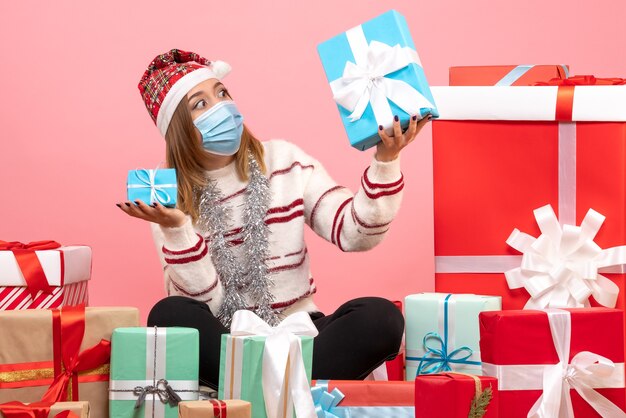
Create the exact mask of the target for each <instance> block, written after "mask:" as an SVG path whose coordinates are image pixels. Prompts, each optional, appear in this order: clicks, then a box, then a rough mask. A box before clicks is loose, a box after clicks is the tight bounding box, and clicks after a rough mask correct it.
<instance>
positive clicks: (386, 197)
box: [294, 146, 404, 251]
mask: <svg viewBox="0 0 626 418" xmlns="http://www.w3.org/2000/svg"><path fill="white" fill-rule="evenodd" d="M294 147H295V146H294ZM296 149H297V148H296ZM297 150H298V152H297V154H299V155H297V156H296V158H298V159H300V160H303V161H302V163H306V164H313V165H314V169H313V170H308V171H307V172H306V175H308V179H307V180H306V181H305V183H304V187H305V189H304V206H305V219H306V221H307V223H308V224H309V226H310V227H311V228H312V229H313V230H314V231H315V232H316V233H317V234H318V235H320V236H321V237H323V238H325V239H326V240H328V241H330V242H331V243H333V244H335V245H337V247H339V248H340V249H341V250H342V251H364V250H368V249H371V248H373V247H374V246H376V245H377V244H378V243H380V242H381V241H382V240H383V238H384V236H385V234H386V233H387V231H388V230H389V226H390V224H391V222H392V221H393V219H394V217H395V216H396V214H397V212H398V210H399V208H400V204H401V202H402V193H403V192H402V190H403V189H404V177H403V176H402V173H401V172H400V159H399V158H397V159H395V160H394V161H390V162H381V161H378V160H376V159H375V158H372V162H371V164H370V166H369V167H368V168H367V169H366V170H365V172H364V173H363V175H362V176H361V187H360V188H359V190H358V191H357V192H356V194H353V193H352V192H351V191H350V190H349V189H347V188H345V187H343V186H341V185H338V184H337V183H336V182H335V181H334V180H333V179H332V178H331V176H330V175H329V174H328V173H327V172H326V170H325V169H324V167H323V166H322V165H321V164H320V163H319V162H318V161H316V160H315V159H313V158H311V157H309V156H308V155H306V154H305V153H304V152H303V151H301V150H299V149H297ZM303 173H304V172H303Z"/></svg>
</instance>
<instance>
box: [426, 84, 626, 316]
mask: <svg viewBox="0 0 626 418" xmlns="http://www.w3.org/2000/svg"><path fill="white" fill-rule="evenodd" d="M551 83H552V84H553V85H537V86H512V87H508V86H502V85H499V86H449V87H444V86H442V87H432V92H433V95H434V97H435V100H436V101H437V106H438V109H439V112H440V118H439V119H438V120H436V121H435V123H434V124H433V179H434V184H433V190H434V232H435V289H436V291H438V292H446V293H478V294H496V295H501V296H502V307H503V309H521V308H523V307H524V305H525V304H526V303H527V302H528V299H529V293H528V292H527V291H525V290H524V289H522V288H520V287H519V286H517V285H516V286H515V288H513V289H509V288H508V286H507V281H506V280H505V275H504V273H505V272H507V271H509V270H513V269H515V268H518V267H521V264H522V256H521V255H520V254H519V253H518V252H517V251H515V249H514V248H513V247H511V246H510V245H508V244H507V242H506V241H507V237H508V236H509V235H510V234H511V231H512V230H513V229H514V228H518V229H519V230H521V231H524V232H526V233H528V234H529V235H532V236H535V237H538V236H539V235H540V234H541V231H540V230H539V228H538V227H537V226H538V225H537V222H536V220H535V218H534V217H533V209H535V208H538V207H541V206H543V205H546V204H550V205H551V206H552V207H553V208H554V211H555V213H556V214H557V218H558V222H559V224H561V226H563V231H565V225H571V226H574V227H575V226H577V225H580V222H581V221H582V219H583V217H584V216H585V213H586V212H587V210H588V209H589V208H593V209H594V210H595V211H597V212H599V213H601V214H602V215H603V216H605V217H606V220H605V222H604V224H603V226H602V229H601V230H600V231H599V232H598V234H597V235H596V236H595V237H594V238H593V241H594V242H595V243H596V244H597V245H598V246H600V248H611V247H614V246H620V245H625V244H626V217H625V216H624V213H626V188H625V187H624V169H625V168H626V154H625V153H624V152H623V150H624V149H625V147H626V129H625V128H626V85H618V84H612V85H608V84H606V83H626V80H621V81H620V80H619V79H611V80H598V79H595V78H594V77H570V78H567V79H554V80H552V81H551ZM594 83H595V84H594ZM568 228H569V227H568ZM581 237H582V236H581ZM542 241H544V242H545V240H543V239H542ZM570 244H571V240H570V239H569V238H568V245H570ZM588 244H589V245H591V243H588ZM555 245H556V244H555ZM586 245H587V244H585V246H586ZM555 248H556V247H555ZM562 250H563V248H561V249H559V251H562ZM581 250H584V248H581ZM579 255H581V254H580V253H578V254H574V256H575V257H576V258H579ZM532 259H535V260H536V257H534V256H533V257H532ZM526 260H531V257H530V256H529V257H526ZM563 261H565V260H563ZM551 262H552V261H550V263H551ZM567 264H568V265H569V264H570V260H567ZM544 267H545V266H543V267H542V268H541V269H542V270H543V269H544ZM553 267H557V265H556V264H555V265H553ZM524 270H525V271H528V270H527V269H524ZM566 270H567V269H565V270H562V271H561V272H566ZM625 271H626V269H624V268H621V267H620V266H616V267H615V268H612V267H609V268H602V269H601V270H600V271H599V272H600V273H602V274H603V275H604V276H605V277H606V278H608V279H609V280H611V281H613V282H615V283H617V284H618V285H619V286H620V287H622V288H623V286H624V280H625V279H626V275H624V274H623V273H624V272H625ZM553 273H555V274H557V273H559V272H557V271H556V270H555V271H554V272H553ZM581 273H582V272H581ZM604 273H607V274H606V275H605V274H604ZM559 274H560V273H559ZM555 280H556V279H555ZM558 280H561V278H559V279H558ZM509 283H511V282H509ZM588 283H589V282H588ZM578 284H580V282H579V283H578ZM577 288H578V290H584V289H582V287H580V286H577ZM535 290H537V289H535ZM572 290H575V289H573V288H572ZM538 293H539V292H536V291H534V293H533V294H532V296H533V297H534V298H536V297H538ZM583 293H586V291H584V292H583ZM551 294H552V295H556V293H554V292H552V293H551ZM598 294H599V293H598V292H596V291H595V290H594V294H592V296H593V298H594V299H595V296H596V295H598ZM580 296H581V295H576V297H578V298H579V299H580ZM542 297H543V294H542ZM542 302H545V300H542ZM597 302H599V303H602V304H605V303H604V302H603V300H597ZM549 305H550V304H549V303H548V304H547V305H544V306H549ZM566 306H575V305H570V304H568V305H566ZM608 306H611V305H610V304H609V305H608ZM616 306H617V307H619V308H621V309H624V307H625V306H624V301H623V298H618V301H617V305H616Z"/></svg>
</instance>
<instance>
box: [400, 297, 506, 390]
mask: <svg viewBox="0 0 626 418" xmlns="http://www.w3.org/2000/svg"><path fill="white" fill-rule="evenodd" d="M405 306H406V309H405V312H406V380H414V379H415V376H417V375H421V374H433V373H441V372H448V371H456V372H463V373H471V374H477V375H479V374H481V367H480V349H479V347H478V340H479V329H478V314H479V313H480V312H482V311H497V310H500V309H502V301H501V298H500V297H499V296H482V295H468V294H458V295H453V294H446V293H418V294H415V295H409V296H407V297H406V298H405Z"/></svg>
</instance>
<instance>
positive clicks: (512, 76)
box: [495, 65, 569, 86]
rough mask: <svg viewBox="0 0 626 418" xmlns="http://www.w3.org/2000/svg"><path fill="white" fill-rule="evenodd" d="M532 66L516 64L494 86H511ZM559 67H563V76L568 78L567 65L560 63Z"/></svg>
mask: <svg viewBox="0 0 626 418" xmlns="http://www.w3.org/2000/svg"><path fill="white" fill-rule="evenodd" d="M533 67H534V65H518V66H517V67H515V68H513V69H512V70H511V71H509V73H508V74H507V75H505V76H504V77H502V78H501V79H500V81H498V82H497V83H496V84H495V85H496V86H511V85H513V83H515V82H516V81H517V80H519V79H520V78H521V77H522V76H523V75H524V74H526V73H527V72H528V71H529V70H530V69H531V68H533ZM560 67H561V68H563V71H564V73H565V78H568V77H569V71H568V70H567V66H566V65H561V66H560Z"/></svg>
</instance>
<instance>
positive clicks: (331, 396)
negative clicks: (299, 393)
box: [311, 380, 415, 418]
mask: <svg viewBox="0 0 626 418" xmlns="http://www.w3.org/2000/svg"><path fill="white" fill-rule="evenodd" d="M414 390H415V389H414V385H413V382H403V381H389V382H372V381H366V380H317V381H315V386H314V387H312V388H311V393H312V395H313V401H314V403H315V413H316V414H317V415H316V417H317V418H380V417H385V418H414V417H415V401H414V398H415V395H414Z"/></svg>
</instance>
